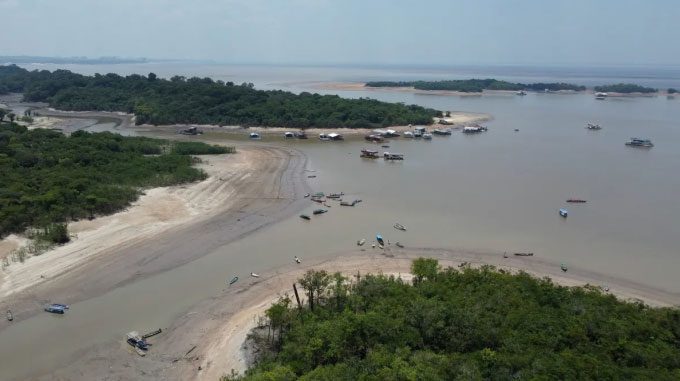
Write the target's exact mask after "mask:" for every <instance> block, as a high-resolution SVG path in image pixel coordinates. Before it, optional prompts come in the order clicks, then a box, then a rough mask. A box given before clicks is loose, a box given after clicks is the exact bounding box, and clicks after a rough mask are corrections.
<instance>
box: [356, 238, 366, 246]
mask: <svg viewBox="0 0 680 381" xmlns="http://www.w3.org/2000/svg"><path fill="white" fill-rule="evenodd" d="M365 243H366V239H364V238H362V239H360V240H358V241H357V246H364V244H365Z"/></svg>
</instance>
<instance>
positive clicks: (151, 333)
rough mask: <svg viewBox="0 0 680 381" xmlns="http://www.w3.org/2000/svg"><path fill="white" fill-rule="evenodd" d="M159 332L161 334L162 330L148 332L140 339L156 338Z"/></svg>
mask: <svg viewBox="0 0 680 381" xmlns="http://www.w3.org/2000/svg"><path fill="white" fill-rule="evenodd" d="M161 332H163V329H161V328H158V329H157V330H155V331H153V332H149V333H147V334H144V335H142V339H148V338H149V337H153V336H156V335H158V334H160V333H161Z"/></svg>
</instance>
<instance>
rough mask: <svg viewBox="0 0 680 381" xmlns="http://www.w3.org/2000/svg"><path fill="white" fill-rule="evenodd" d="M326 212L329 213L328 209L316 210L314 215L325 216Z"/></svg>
mask: <svg viewBox="0 0 680 381" xmlns="http://www.w3.org/2000/svg"><path fill="white" fill-rule="evenodd" d="M326 212H328V210H326V209H315V210H314V211H313V212H312V213H314V214H324V213H326Z"/></svg>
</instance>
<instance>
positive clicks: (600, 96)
mask: <svg viewBox="0 0 680 381" xmlns="http://www.w3.org/2000/svg"><path fill="white" fill-rule="evenodd" d="M607 95H608V94H607V93H603V92H597V93H595V99H598V100H603V99H605V98H607Z"/></svg>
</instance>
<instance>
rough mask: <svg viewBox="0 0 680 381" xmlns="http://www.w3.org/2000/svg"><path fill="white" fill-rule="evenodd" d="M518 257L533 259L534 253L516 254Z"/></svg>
mask: <svg viewBox="0 0 680 381" xmlns="http://www.w3.org/2000/svg"><path fill="white" fill-rule="evenodd" d="M515 255H516V256H518V257H533V256H534V253H515Z"/></svg>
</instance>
